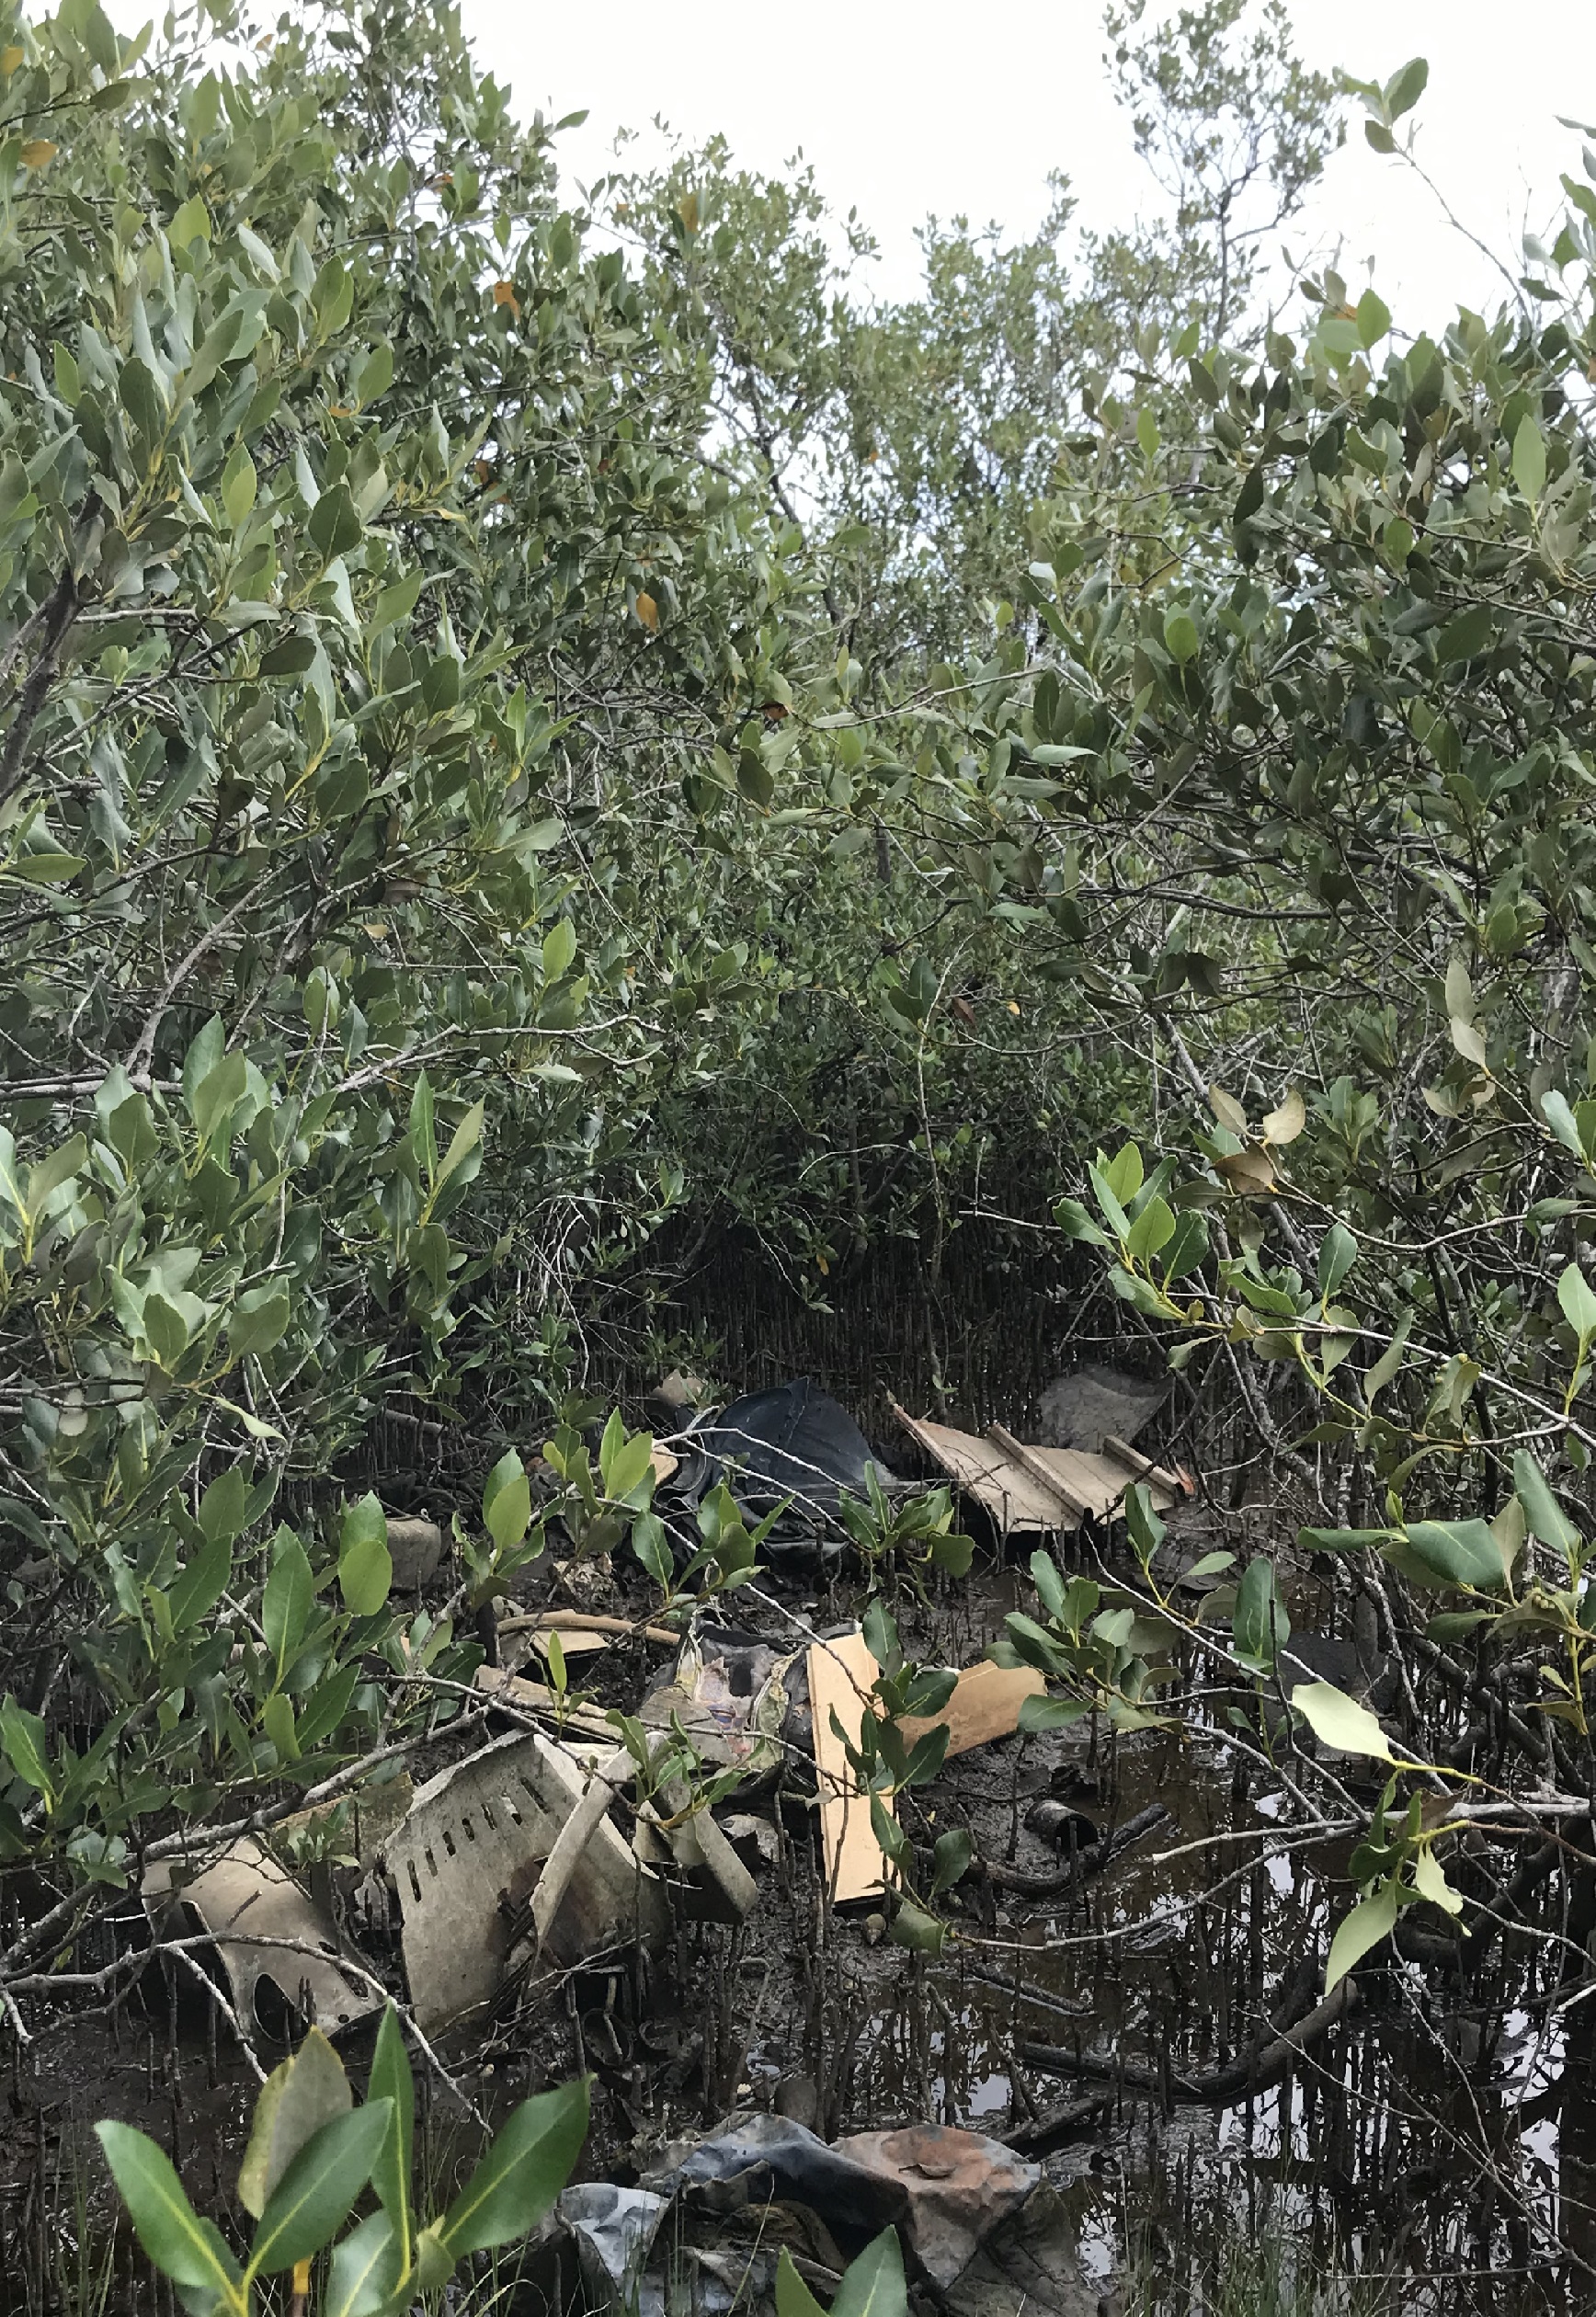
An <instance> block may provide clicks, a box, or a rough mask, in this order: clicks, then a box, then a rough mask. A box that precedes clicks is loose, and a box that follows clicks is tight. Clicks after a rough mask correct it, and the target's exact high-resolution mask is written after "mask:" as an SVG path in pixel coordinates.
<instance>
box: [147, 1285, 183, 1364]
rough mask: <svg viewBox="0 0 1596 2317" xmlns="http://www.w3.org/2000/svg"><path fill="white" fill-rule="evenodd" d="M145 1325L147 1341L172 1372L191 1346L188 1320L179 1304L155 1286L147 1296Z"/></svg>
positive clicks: (159, 1361) (161, 1361)
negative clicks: (172, 1301) (189, 1343)
mask: <svg viewBox="0 0 1596 2317" xmlns="http://www.w3.org/2000/svg"><path fill="white" fill-rule="evenodd" d="M142 1324H143V1332H144V1341H145V1342H146V1343H147V1344H148V1345H149V1347H150V1350H151V1352H152V1353H154V1356H155V1359H156V1360H157V1361H158V1363H159V1364H160V1365H161V1366H162V1367H163V1368H165V1371H166V1374H167V1375H171V1374H172V1373H173V1371H174V1370H175V1369H176V1367H177V1364H178V1362H179V1361H180V1360H181V1359H182V1357H183V1354H184V1353H185V1352H186V1351H187V1350H188V1321H187V1319H185V1318H184V1317H183V1314H182V1312H181V1311H180V1310H179V1309H178V1307H177V1305H176V1304H175V1303H171V1302H169V1301H168V1300H167V1298H166V1297H165V1295H162V1294H161V1293H160V1291H159V1290H158V1289H157V1288H154V1287H152V1288H151V1290H150V1292H149V1294H148V1295H146V1296H145V1297H144V1307H143V1314H142Z"/></svg>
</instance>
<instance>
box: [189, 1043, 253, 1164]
mask: <svg viewBox="0 0 1596 2317" xmlns="http://www.w3.org/2000/svg"><path fill="white" fill-rule="evenodd" d="M248 1081H249V1064H248V1062H247V1060H246V1058H245V1056H243V1055H242V1054H227V1055H223V1056H222V1060H221V1061H220V1062H218V1064H217V1065H216V1067H215V1068H214V1069H213V1070H208V1071H207V1072H206V1074H205V1077H204V1079H203V1080H202V1081H201V1083H200V1085H199V1090H198V1091H197V1092H196V1094H195V1096H194V1099H193V1101H192V1103H191V1104H190V1105H189V1115H190V1116H191V1118H192V1119H193V1122H194V1131H195V1133H196V1134H197V1135H198V1136H199V1139H200V1141H201V1142H206V1143H208V1142H210V1141H211V1139H212V1137H213V1136H215V1134H216V1133H217V1131H218V1129H219V1128H221V1127H222V1126H225V1125H226V1124H227V1122H228V1121H229V1119H231V1117H232V1116H233V1113H234V1111H235V1110H236V1109H237V1107H238V1103H239V1101H240V1099H241V1098H242V1096H243V1093H244V1090H245V1086H246V1085H247V1084H248Z"/></svg>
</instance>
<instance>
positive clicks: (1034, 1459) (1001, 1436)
mask: <svg viewBox="0 0 1596 2317" xmlns="http://www.w3.org/2000/svg"><path fill="white" fill-rule="evenodd" d="M987 1437H988V1438H989V1439H991V1440H995V1441H996V1442H997V1443H998V1446H999V1448H1001V1449H1002V1451H1003V1453H1004V1455H1007V1456H1010V1457H1012V1459H1013V1461H1014V1462H1015V1463H1016V1464H1017V1465H1019V1466H1020V1469H1021V1470H1022V1471H1025V1472H1028V1473H1029V1474H1030V1475H1031V1477H1032V1479H1033V1480H1039V1481H1040V1482H1041V1484H1042V1486H1043V1488H1044V1489H1047V1490H1048V1492H1049V1493H1050V1494H1051V1495H1052V1496H1053V1497H1054V1498H1055V1500H1056V1501H1057V1502H1058V1503H1059V1504H1060V1505H1061V1506H1062V1507H1063V1509H1064V1512H1065V1514H1066V1520H1067V1524H1068V1525H1069V1526H1070V1527H1072V1528H1078V1527H1079V1525H1080V1524H1081V1521H1082V1520H1083V1519H1084V1517H1085V1515H1086V1514H1087V1512H1089V1510H1090V1502H1089V1499H1088V1498H1086V1497H1083V1496H1081V1495H1080V1494H1079V1493H1078V1492H1077V1490H1076V1489H1073V1488H1071V1486H1070V1485H1069V1482H1068V1481H1067V1480H1066V1478H1065V1477H1064V1475H1063V1474H1062V1473H1061V1472H1060V1471H1059V1470H1058V1469H1057V1467H1055V1466H1054V1465H1052V1464H1050V1463H1049V1462H1048V1460H1047V1458H1046V1457H1045V1456H1044V1455H1043V1453H1042V1451H1041V1449H1040V1448H1028V1447H1027V1446H1026V1445H1025V1444H1024V1442H1023V1441H1021V1440H1016V1439H1015V1437H1014V1434H1013V1433H1012V1432H1006V1431H1005V1430H1004V1428H1003V1426H1002V1425H1001V1424H993V1425H991V1426H989V1427H988V1431H987Z"/></svg>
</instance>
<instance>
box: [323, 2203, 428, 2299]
mask: <svg viewBox="0 0 1596 2317" xmlns="http://www.w3.org/2000/svg"><path fill="white" fill-rule="evenodd" d="M407 2266H408V2264H407V2262H406V2260H405V2245H404V2243H403V2241H402V2239H401V2237H400V2234H399V2231H398V2229H397V2228H396V2226H395V2225H394V2222H393V2216H392V2215H391V2214H390V2213H388V2212H386V2211H382V2212H373V2213H370V2214H368V2215H367V2217H366V2219H365V2220H362V2221H361V2223H360V2225H359V2228H358V2229H353V2230H351V2231H350V2232H349V2234H348V2236H347V2237H345V2238H343V2239H342V2241H341V2242H340V2243H338V2244H336V2245H335V2247H334V2248H333V2257H332V2260H331V2262H330V2264H329V2265H328V2269H327V2283H326V2290H325V2293H324V2294H323V2296H322V2298H321V2300H320V2301H319V2302H318V2304H317V2308H318V2310H319V2312H320V2317H376V2312H377V2311H381V2310H385V2309H387V2308H388V2306H389V2304H390V2303H391V2301H392V2300H393V2295H394V2294H395V2292H396V2291H397V2290H398V2288H399V2287H400V2285H401V2284H402V2283H403V2282H404V2279H405V2269H406V2267H407Z"/></svg>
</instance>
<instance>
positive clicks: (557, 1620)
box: [498, 1609, 681, 1649]
mask: <svg viewBox="0 0 1596 2317" xmlns="http://www.w3.org/2000/svg"><path fill="white" fill-rule="evenodd" d="M498 1629H499V1633H500V1635H501V1636H502V1635H504V1634H507V1633H615V1634H625V1635H631V1634H634V1633H641V1634H642V1636H643V1638H644V1640H645V1641H656V1642H657V1643H658V1644H659V1646H660V1648H661V1649H679V1648H680V1646H681V1636H680V1634H679V1633H672V1632H671V1630H670V1628H669V1626H656V1625H639V1624H637V1623H636V1622H635V1621H634V1620H633V1619H632V1618H631V1617H600V1616H589V1615H588V1614H587V1611H586V1610H585V1609H540V1610H539V1611H538V1613H537V1615H535V1616H521V1617H501V1618H500V1619H499V1624H498Z"/></svg>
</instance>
